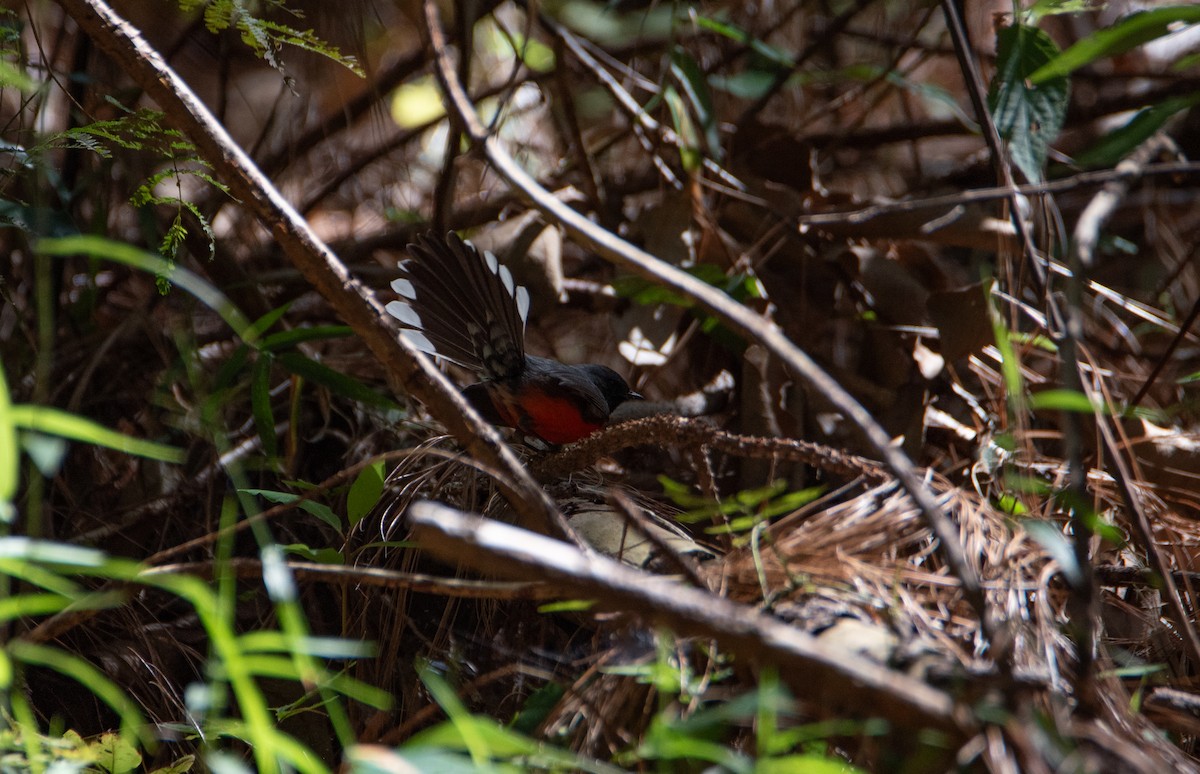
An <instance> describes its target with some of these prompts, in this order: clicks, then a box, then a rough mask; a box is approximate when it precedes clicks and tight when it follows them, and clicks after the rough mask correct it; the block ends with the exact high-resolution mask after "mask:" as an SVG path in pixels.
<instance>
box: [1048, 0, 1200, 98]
mask: <svg viewBox="0 0 1200 774" xmlns="http://www.w3.org/2000/svg"><path fill="white" fill-rule="evenodd" d="M1198 22H1200V6H1195V5H1175V6H1167V7H1163V8H1155V9H1153V10H1149V11H1138V12H1136V13H1131V14H1129V15H1128V16H1126V17H1124V18H1122V19H1120V20H1119V21H1117V22H1116V23H1115V24H1113V25H1112V26H1111V27H1107V28H1105V29H1102V30H1097V31H1096V32H1093V33H1092V34H1091V35H1088V36H1087V37H1086V38H1084V39H1083V40H1081V41H1079V42H1078V43H1076V44H1075V45H1073V46H1071V47H1070V48H1068V49H1067V50H1066V51H1064V52H1062V53H1061V54H1058V55H1057V56H1055V57H1053V58H1051V59H1050V60H1048V61H1047V62H1045V63H1044V64H1043V65H1041V66H1040V67H1038V68H1037V69H1036V70H1034V71H1032V72H1031V73H1030V74H1029V75H1028V78H1029V82H1030V83H1031V84H1032V85H1034V86H1038V85H1041V84H1043V83H1047V82H1049V81H1052V80H1054V79H1056V78H1062V77H1064V76H1066V75H1069V74H1070V73H1072V72H1074V71H1075V70H1078V69H1079V68H1080V67H1083V66H1084V65H1087V64H1091V63H1092V62H1094V61H1096V60H1097V59H1100V58H1102V57H1109V56H1116V55H1118V54H1123V53H1125V52H1126V51H1128V50H1130V49H1131V48H1136V47H1137V46H1140V45H1142V44H1143V43H1149V42H1150V41H1152V40H1157V39H1158V38H1161V37H1163V36H1164V35H1169V34H1171V33H1173V32H1176V31H1178V27H1179V25H1181V24H1196V23H1198Z"/></svg>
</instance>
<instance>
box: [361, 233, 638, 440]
mask: <svg viewBox="0 0 1200 774" xmlns="http://www.w3.org/2000/svg"><path fill="white" fill-rule="evenodd" d="M407 253H408V255H409V257H408V258H407V259H406V260H403V261H401V262H400V264H399V270H400V274H399V276H398V277H397V278H396V279H395V280H394V281H393V282H392V290H394V291H395V292H396V295H397V296H399V298H397V299H396V300H394V301H390V302H388V304H387V306H386V307H385V309H386V311H387V313H388V314H389V315H391V316H392V317H394V318H396V319H397V320H398V321H399V322H400V326H401V332H400V335H401V337H402V338H403V339H404V340H405V341H407V342H408V343H409V344H410V345H412V346H413V347H414V348H415V349H418V350H420V351H421V352H424V353H425V354H427V355H432V356H434V357H437V358H441V359H442V360H447V361H449V362H451V363H455V364H457V365H459V366H462V367H463V368H465V369H467V370H468V371H471V372H472V373H474V374H475V376H476V377H478V379H479V381H478V382H476V383H474V384H471V385H469V386H467V387H466V388H465V389H464V390H463V395H464V397H466V399H467V401H468V402H469V403H470V404H471V405H472V406H473V407H474V408H475V409H476V410H477V411H478V412H479V413H480V415H482V416H483V418H484V419H486V420H487V421H489V422H491V423H492V424H494V425H502V426H504V427H511V428H515V429H517V430H519V431H521V432H522V433H524V434H526V435H528V436H533V437H536V438H539V439H541V440H542V441H545V442H546V443H549V444H555V445H560V444H568V443H574V442H575V441H578V440H581V439H583V438H586V437H587V436H589V435H591V434H592V433H594V432H595V431H596V430H599V429H600V428H601V427H603V426H604V424H605V423H606V422H607V421H608V418H609V416H610V415H611V414H612V412H613V410H614V409H616V408H617V406H620V405H621V404H622V403H624V402H625V401H628V400H636V399H641V397H642V396H641V395H639V394H638V393H636V392H634V391H633V389H632V388H630V386H629V384H628V383H627V382H626V381H625V379H624V377H622V376H621V375H620V374H618V373H617V372H616V371H614V370H613V369H611V368H609V367H608V366H604V365H599V364H596V363H587V364H583V365H571V364H567V363H561V362H559V361H557V360H553V359H550V358H545V357H537V356H536V355H529V354H526V352H525V321H526V318H527V317H528V315H529V291H528V290H526V289H525V288H524V287H521V286H520V285H517V284H516V283H515V282H514V281H513V277H512V273H511V272H510V271H509V270H508V267H506V266H505V265H504V264H502V263H500V262H499V261H498V260H497V259H496V256H494V255H493V254H492V253H491V252H487V251H484V252H480V251H479V250H478V249H477V248H476V247H475V246H474V245H473V244H471V243H470V242H468V241H464V240H463V239H462V238H461V237H459V236H458V235H457V234H455V233H454V232H449V233H447V234H446V236H445V238H444V239H443V238H439V237H438V236H437V235H436V234H435V233H433V232H430V233H427V234H423V235H420V236H418V237H417V239H416V241H415V242H414V243H412V244H410V245H408V247H407Z"/></svg>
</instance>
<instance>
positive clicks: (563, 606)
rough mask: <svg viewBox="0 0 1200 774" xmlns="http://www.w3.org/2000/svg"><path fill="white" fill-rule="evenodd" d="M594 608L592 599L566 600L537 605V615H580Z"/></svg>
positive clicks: (594, 603) (594, 604)
mask: <svg viewBox="0 0 1200 774" xmlns="http://www.w3.org/2000/svg"><path fill="white" fill-rule="evenodd" d="M595 606H596V600H594V599H566V600H563V601H562V602H547V603H546V604H544V605H538V612H539V613H582V612H585V611H587V610H591V609H592V608H593V607H595Z"/></svg>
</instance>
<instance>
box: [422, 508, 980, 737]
mask: <svg viewBox="0 0 1200 774" xmlns="http://www.w3.org/2000/svg"><path fill="white" fill-rule="evenodd" d="M409 519H410V521H411V523H412V524H413V525H414V529H415V531H416V534H417V537H418V539H419V540H420V541H421V543H422V545H423V546H424V547H425V548H427V549H428V550H430V551H431V552H433V553H434V554H436V555H438V556H439V557H441V558H442V559H444V560H447V561H457V562H462V563H464V564H466V565H468V566H471V567H473V568H475V569H476V570H478V571H481V572H488V573H499V574H501V575H504V576H507V577H511V578H517V579H527V580H530V579H537V580H553V581H554V582H555V583H556V584H557V585H558V588H559V589H560V592H561V594H562V596H564V597H569V596H582V597H587V598H595V599H597V600H598V601H599V604H600V605H601V606H602V607H604V608H606V609H609V610H620V611H624V612H628V613H632V614H634V615H637V616H638V617H640V618H643V619H646V620H648V621H651V622H654V623H659V624H663V625H666V626H669V627H670V628H671V629H673V630H674V631H676V632H678V633H680V634H682V635H688V636H693V635H694V636H698V637H705V638H711V639H714V640H716V641H718V642H719V643H721V644H722V645H724V646H725V647H727V648H728V649H729V650H731V651H732V652H734V653H735V654H737V655H738V656H739V657H742V658H745V659H747V660H748V661H752V662H756V663H757V664H759V665H773V666H776V667H778V668H779V672H780V675H781V676H782V677H783V679H784V680H786V681H787V682H788V683H789V685H790V686H791V688H792V690H793V691H795V693H796V695H797V696H798V697H799V698H800V699H802V700H804V701H807V702H812V703H813V704H815V705H816V706H819V707H821V708H822V709H823V710H828V711H831V712H834V713H837V712H839V711H842V712H851V713H854V715H855V716H857V717H883V718H885V719H887V720H888V721H889V722H890V723H891V724H892V725H893V726H894V727H896V728H904V729H911V730H921V729H937V730H939V731H942V732H945V733H946V734H948V735H949V736H950V737H952V738H954V739H957V740H958V741H960V742H961V741H962V740H963V739H964V738H966V737H967V736H969V735H970V734H971V732H972V731H973V728H974V724H973V721H972V719H971V717H970V713H969V711H968V710H967V708H966V707H963V706H960V705H958V704H956V703H955V702H954V701H953V700H951V699H950V698H949V697H948V696H946V695H945V694H943V693H941V692H939V691H937V690H935V689H933V688H931V687H930V686H928V685H926V684H924V683H922V682H920V681H918V680H914V679H913V678H911V677H908V676H907V675H904V674H901V673H898V672H893V671H892V670H889V669H886V668H885V667H882V666H880V665H878V664H875V663H873V662H870V661H867V660H866V659H863V658H861V657H859V656H857V655H853V654H849V653H846V652H836V653H834V652H830V651H828V650H827V649H826V648H825V647H823V646H822V645H820V644H818V643H817V642H816V640H814V639H813V638H812V637H811V636H809V635H807V634H804V633H803V632H800V631H797V630H796V629H794V628H792V627H790V626H787V625H785V624H782V623H780V622H779V621H776V620H775V619H773V618H770V617H769V616H766V615H764V614H762V613H760V612H758V611H757V610H755V609H753V608H751V607H747V606H745V605H740V604H737V603H735V602H732V601H730V600H727V599H724V598H722V597H719V596H716V595H714V594H711V593H709V592H706V591H702V590H699V589H695V588H692V587H690V586H686V585H684V584H682V583H679V582H677V581H674V580H671V579H668V578H663V577H656V576H653V575H648V574H646V573H642V572H638V571H637V570H633V569H631V568H628V567H625V566H623V565H621V564H619V563H618V562H615V561H613V560H611V559H607V558H604V557H599V556H589V555H587V554H584V553H583V552H581V551H580V550H578V549H577V548H575V547H574V546H570V545H568V544H566V543H562V542H559V541H556V540H552V539H550V538H547V537H543V536H541V535H535V534H532V533H530V532H527V531H525V530H521V529H518V528H516V527H512V526H510V525H507V524H502V523H500V522H496V521H491V520H487V519H482V518H479V517H477V516H470V515H467V514H464V513H462V512H460V511H457V510H455V509H453V508H448V507H446V506H444V505H439V504H436V503H429V502H422V503H414V504H413V506H412V508H411V509H410V510H409Z"/></svg>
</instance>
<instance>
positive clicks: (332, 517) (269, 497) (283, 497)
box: [238, 489, 342, 532]
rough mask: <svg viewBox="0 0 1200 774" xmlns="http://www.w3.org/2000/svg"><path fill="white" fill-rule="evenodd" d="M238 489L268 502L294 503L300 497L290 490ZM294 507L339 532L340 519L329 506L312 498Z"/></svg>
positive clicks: (340, 528)
mask: <svg viewBox="0 0 1200 774" xmlns="http://www.w3.org/2000/svg"><path fill="white" fill-rule="evenodd" d="M238 491H239V492H242V493H244V494H248V495H257V496H258V497H261V498H263V499H264V500H266V501H268V502H272V503H279V504H281V505H287V504H290V503H294V502H296V501H297V500H299V499H300V495H297V494H292V493H291V492H277V491H275V490H274V489H239V490H238ZM296 507H297V508H299V509H301V510H303V511H306V512H307V513H311V514H312V515H313V516H316V517H317V518H318V519H320V520H321V521H323V522H325V523H326V524H328V525H329V526H331V527H333V528H334V529H335V530H337V531H338V532H341V530H342V520H341V519H339V518H338V517H337V514H335V513H334V512H333V511H332V510H331V509H330V508H329V506H327V505H323V504H321V503H318V502H314V501H312V500H304V501H303V502H300V503H297V505H296Z"/></svg>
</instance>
